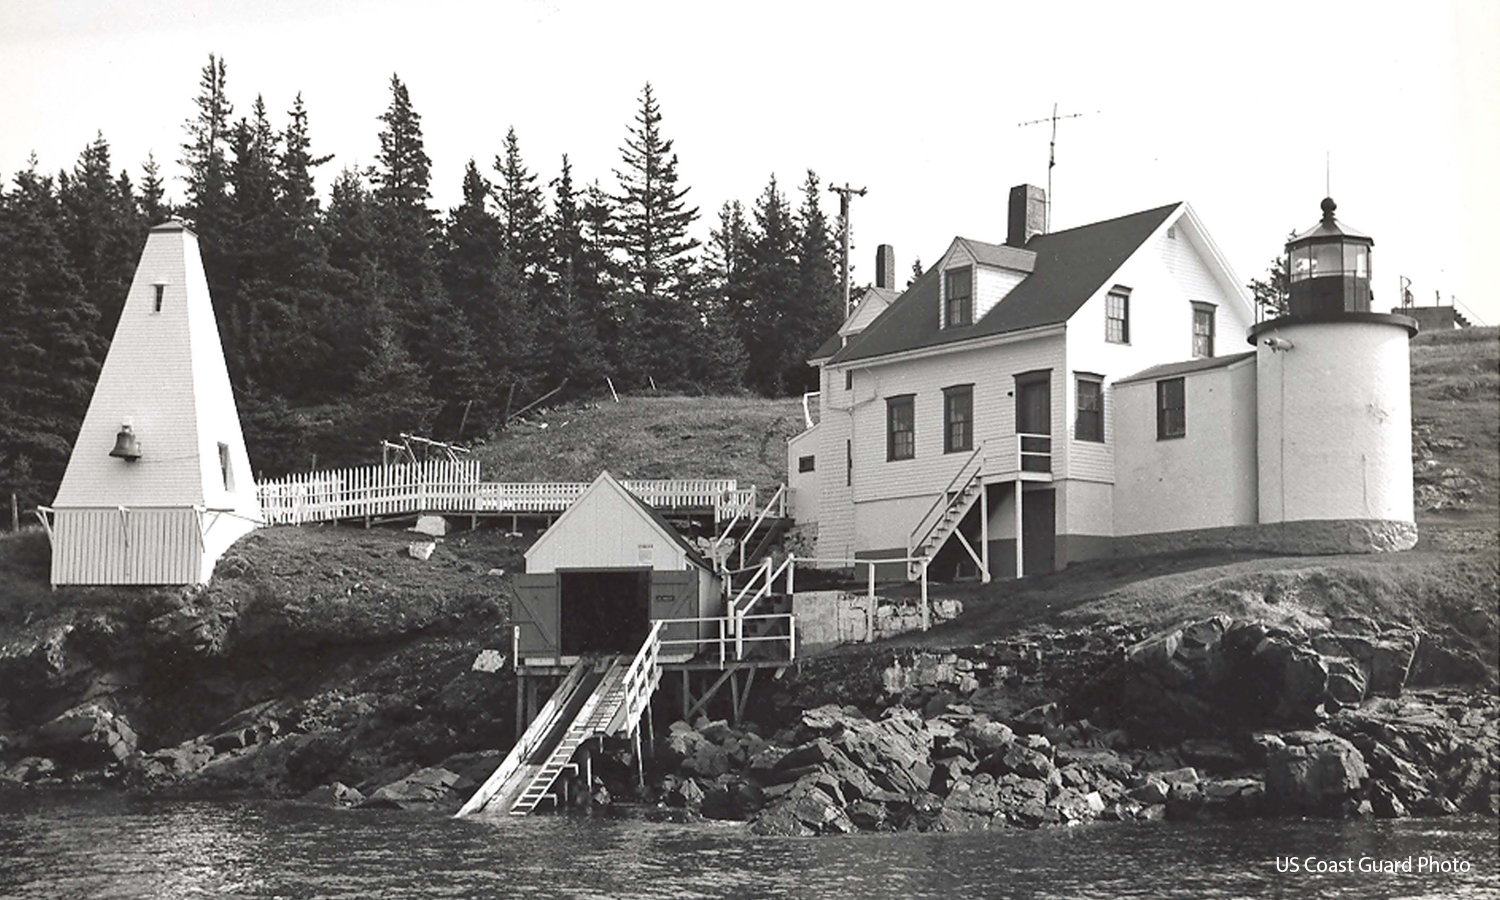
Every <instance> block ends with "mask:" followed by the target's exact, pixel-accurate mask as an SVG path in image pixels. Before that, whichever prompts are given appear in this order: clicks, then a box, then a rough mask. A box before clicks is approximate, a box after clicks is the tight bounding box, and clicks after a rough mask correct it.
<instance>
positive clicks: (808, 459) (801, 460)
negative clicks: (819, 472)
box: [797, 456, 818, 472]
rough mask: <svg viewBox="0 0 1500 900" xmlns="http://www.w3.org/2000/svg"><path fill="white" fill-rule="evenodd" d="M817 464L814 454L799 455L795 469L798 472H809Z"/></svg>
mask: <svg viewBox="0 0 1500 900" xmlns="http://www.w3.org/2000/svg"><path fill="white" fill-rule="evenodd" d="M817 464H818V458H817V457H816V456H799V457H797V471H798V472H811V471H813V468H814V467H815V466H816V465H817Z"/></svg>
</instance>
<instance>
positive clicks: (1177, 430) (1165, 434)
mask: <svg viewBox="0 0 1500 900" xmlns="http://www.w3.org/2000/svg"><path fill="white" fill-rule="evenodd" d="M1186 436H1187V389H1186V387H1185V386H1184V384H1183V380H1182V379H1181V378H1168V379H1165V380H1163V381H1158V382H1157V383H1156V439H1157V440H1158V441H1165V440H1167V439H1168V438H1180V437H1186Z"/></svg>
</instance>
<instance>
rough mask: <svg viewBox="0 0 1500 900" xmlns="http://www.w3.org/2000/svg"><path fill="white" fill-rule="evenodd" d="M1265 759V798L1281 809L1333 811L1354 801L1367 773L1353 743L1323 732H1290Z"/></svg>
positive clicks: (1357, 749)
mask: <svg viewBox="0 0 1500 900" xmlns="http://www.w3.org/2000/svg"><path fill="white" fill-rule="evenodd" d="M1283 737H1284V738H1285V739H1286V741H1287V746H1285V747H1283V748H1282V749H1280V750H1276V751H1274V752H1272V753H1271V754H1270V755H1269V756H1268V757H1267V759H1266V799H1267V800H1268V801H1269V802H1270V803H1272V804H1273V805H1275V806H1277V807H1280V808H1282V809H1287V810H1291V811H1301V812H1334V811H1337V810H1338V809H1339V808H1340V807H1341V805H1342V804H1343V803H1344V801H1346V800H1350V799H1353V798H1355V796H1356V795H1357V794H1358V792H1359V791H1360V789H1361V788H1362V787H1363V786H1364V784H1365V782H1366V780H1367V779H1368V778H1369V777H1370V770H1369V768H1368V767H1367V766H1366V765H1365V758H1364V755H1363V754H1361V753H1360V752H1359V748H1358V747H1355V746H1354V745H1353V744H1352V743H1350V742H1349V741H1347V740H1344V739H1343V738H1341V737H1337V736H1335V735H1333V734H1329V733H1328V732H1326V731H1303V732H1290V733H1288V734H1286V735H1283Z"/></svg>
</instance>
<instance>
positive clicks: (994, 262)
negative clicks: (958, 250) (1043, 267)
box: [957, 237, 1036, 272]
mask: <svg viewBox="0 0 1500 900" xmlns="http://www.w3.org/2000/svg"><path fill="white" fill-rule="evenodd" d="M957 242H958V243H960V244H962V245H963V247H964V249H965V250H967V251H969V255H970V256H972V257H974V261H975V262H977V263H979V264H980V265H982V266H994V267H996V268H999V269H1016V270H1018V271H1021V272H1030V271H1032V270H1033V269H1035V268H1036V254H1035V253H1033V252H1031V251H1030V250H1023V249H1021V248H1019V247H1009V246H1006V245H1005V244H989V243H986V242H984V241H976V240H974V239H973V238H966V237H961V238H958V239H957Z"/></svg>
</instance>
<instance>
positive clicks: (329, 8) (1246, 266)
mask: <svg viewBox="0 0 1500 900" xmlns="http://www.w3.org/2000/svg"><path fill="white" fill-rule="evenodd" d="M721 10H722V6H721V5H719V4H711V3H701V2H700V3H681V4H675V3H662V4H636V3H568V2H506V3H447V2H440V0H424V2H421V3H397V2H358V3H356V2H337V0H335V2H323V3H316V2H304V0H259V2H256V3H232V2H222V0H191V2H154V3H149V4H147V3H117V2H85V0H73V2H57V0H54V2H47V3H39V2H32V0H0V86H3V88H0V177H3V178H4V179H5V180H6V181H7V182H8V181H9V179H10V178H11V176H12V175H13V174H14V173H15V172H16V170H18V169H20V168H23V167H24V166H25V165H26V160H27V157H28V156H29V154H31V153H32V152H33V151H35V153H36V154H37V156H38V157H39V158H40V160H41V164H42V167H43V169H45V170H48V171H56V170H58V169H61V168H69V167H71V166H72V165H73V163H74V161H75V159H76V158H77V156H78V153H79V151H80V150H81V149H82V148H83V147H84V145H85V144H86V143H88V142H89V141H90V140H91V139H92V138H93V136H94V133H95V131H96V130H97V131H103V133H104V135H105V137H106V138H107V139H108V140H109V142H110V144H111V147H112V149H113V152H114V160H115V165H116V168H117V169H118V168H119V167H121V166H127V167H129V169H130V171H131V174H132V177H135V178H137V179H138V178H139V173H140V164H141V162H143V161H144V160H145V158H146V154H147V152H148V151H152V152H154V153H155V154H156V157H157V159H158V161H160V162H162V163H163V164H166V165H167V171H168V172H169V173H170V174H172V175H173V176H176V175H178V174H179V169H178V167H177V165H176V160H177V157H178V156H179V155H180V152H179V145H180V144H181V142H182V138H183V130H182V123H183V121H184V120H185V119H187V118H188V117H189V116H190V115H192V114H193V106H192V98H193V96H194V94H195V93H196V91H197V80H198V73H199V70H200V69H201V68H202V66H203V64H204V62H205V61H206V59H207V57H208V54H209V53H218V54H219V55H221V56H223V57H224V58H225V59H226V60H227V61H228V68H229V80H228V86H229V94H230V99H231V100H232V101H233V102H234V104H235V110H236V114H237V115H239V114H243V113H248V111H249V109H250V106H251V103H252V102H253V100H254V98H255V96H256V94H257V93H259V94H262V95H264V97H265V100H266V104H267V106H268V108H269V109H270V110H271V111H272V112H273V114H274V118H273V122H274V124H275V125H276V126H277V127H278V128H279V127H281V126H282V125H283V124H284V122H285V111H286V110H287V109H288V108H289V107H290V106H291V103H292V99H293V96H294V95H295V94H296V92H297V91H299V90H300V91H301V92H302V94H303V98H304V100H305V101H306V103H307V106H308V110H309V113H310V119H311V127H312V136H313V142H314V149H315V150H317V151H319V152H322V153H332V154H334V155H335V160H334V162H333V163H331V164H330V165H328V166H326V167H324V169H323V170H322V171H321V182H322V185H323V187H324V189H325V191H326V187H327V185H328V183H329V182H330V181H331V179H332V177H333V176H334V175H335V174H336V173H337V171H338V169H339V168H340V167H342V166H364V165H368V164H369V163H370V162H372V161H373V159H374V156H375V153H376V150H377V146H378V144H377V139H376V135H377V133H378V131H379V127H380V126H379V123H378V122H377V121H376V116H378V115H379V114H380V113H381V112H382V110H384V109H385V107H386V105H387V103H388V100H389V87H388V82H389V79H390V75H391V73H392V72H396V73H398V74H399V75H400V76H401V78H402V80H403V81H405V82H406V84H407V86H408V87H409V88H410V91H411V97H412V101H413V103H414V105H415V107H416V109H417V111H418V112H419V113H420V114H421V116H422V125H423V129H424V133H425V136H426V140H427V152H428V154H429V155H430V156H431V157H432V160H433V193H434V195H435V197H434V201H433V202H434V206H436V207H437V208H440V209H444V210H446V209H447V208H449V207H451V206H453V205H454V204H455V203H456V202H457V199H458V195H459V183H460V177H461V174H462V171H463V166H464V163H465V161H466V160H468V159H469V158H470V157H474V158H475V159H477V160H479V161H480V162H481V164H482V165H484V166H486V167H488V166H489V165H490V163H491V162H492V161H493V159H494V156H495V154H496V153H498V152H499V151H500V150H501V147H502V141H503V139H504V136H505V132H506V129H507V128H508V127H510V126H512V125H513V126H515V128H516V131H517V133H518V135H519V137H520V140H521V148H522V152H523V154H524V156H525V159H526V161H527V163H528V164H529V166H530V167H531V168H532V170H533V171H535V172H537V173H538V174H539V175H540V176H541V180H542V181H543V182H545V181H547V180H549V179H551V178H552V177H554V176H555V175H556V172H557V168H558V161H559V157H560V156H561V154H562V153H564V152H566V153H568V154H570V156H571V158H572V160H573V164H574V173H575V177H579V178H581V179H582V180H593V179H595V178H598V179H601V180H602V181H603V182H604V184H605V185H606V187H610V186H612V185H613V182H614V179H613V175H612V169H613V168H614V167H615V166H616V165H618V158H619V153H618V147H619V146H620V143H621V141H622V140H623V138H624V136H625V129H626V126H627V124H628V123H629V121H630V119H631V116H632V115H633V114H634V112H635V109H636V103H637V98H638V95H639V92H640V89H641V86H642V84H643V83H644V82H646V81H648V80H649V81H651V82H652V84H653V85H654V86H655V88H656V92H657V96H658V98H659V100H660V102H661V107H662V111H663V114H664V117H665V118H664V131H665V134H666V136H668V137H670V138H672V139H674V140H675V142H676V151H677V153H678V155H679V157H680V159H681V163H680V174H681V177H682V179H683V181H684V182H685V183H686V184H687V185H689V186H690V187H691V188H692V190H691V193H690V194H689V199H690V201H691V202H693V203H695V204H697V205H698V206H699V207H700V208H701V209H702V213H703V218H702V220H701V221H700V223H699V226H700V227H699V230H700V237H702V236H706V234H707V230H708V227H709V225H710V224H711V223H712V220H713V216H714V213H715V211H716V210H717V209H718V207H719V205H720V204H721V203H723V202H724V201H725V200H729V199H734V198H739V199H741V200H743V201H745V203H746V204H747V205H748V204H749V203H750V202H751V201H752V200H753V199H754V198H755V196H756V195H757V194H758V193H759V192H760V190H761V189H762V188H763V187H764V185H765V183H766V181H767V179H768V177H769V176H770V175H771V174H772V173H775V175H776V176H777V178H778V179H779V180H780V182H781V183H782V185H783V186H784V187H785V188H786V189H787V191H788V192H789V193H791V192H792V191H794V190H795V189H796V187H797V186H798V185H799V184H800V183H801V181H802V179H803V177H804V174H805V171H806V169H808V168H812V169H815V170H816V171H817V172H818V174H819V175H820V176H822V177H823V179H824V180H825V181H837V182H844V181H846V180H847V181H848V182H850V183H851V184H853V185H855V186H864V187H867V188H868V189H869V194H868V195H867V196H866V197H864V198H862V199H858V200H856V201H855V211H854V237H855V242H856V248H855V264H856V268H857V275H859V276H861V278H860V280H868V278H869V277H870V276H871V273H872V272H873V268H874V266H873V262H874V253H875V246H876V244H878V243H891V244H894V245H895V248H896V254H897V259H898V267H899V269H900V271H901V273H902V276H903V278H904V275H905V273H906V271H907V270H909V268H910V266H911V262H912V259H913V257H914V256H920V257H921V259H922V260H924V261H925V262H926V263H929V264H930V263H931V262H933V261H934V260H935V259H936V258H937V257H938V255H939V254H941V253H942V251H943V250H944V249H945V248H946V247H947V244H948V242H949V240H950V239H951V238H952V237H953V236H954V235H956V234H962V235H964V236H967V237H974V238H980V239H987V240H992V241H1003V240H1004V237H1005V199H1006V196H1007V193H1008V190H1009V188H1010V187H1011V186H1012V185H1014V184H1019V183H1023V182H1031V183H1034V184H1039V185H1045V184H1046V177H1047V168H1046V167H1047V140H1048V136H1049V135H1048V128H1047V127H1046V126H1029V127H1024V128H1023V127H1018V123H1020V122H1023V121H1027V120H1032V119H1038V118H1043V117H1045V116H1047V115H1048V114H1050V113H1051V111H1052V106H1053V103H1057V104H1059V105H1060V108H1061V111H1062V112H1063V113H1065V114H1066V113H1073V112H1082V113H1085V115H1083V116H1082V117H1080V118H1076V119H1069V120H1066V121H1063V122H1062V123H1061V125H1060V126H1059V130H1058V145H1057V159H1058V165H1057V168H1056V170H1055V171H1054V206H1053V225H1054V228H1066V227H1069V226H1073V225H1079V224H1083V223H1086V222H1090V221H1096V220H1099V219H1103V218H1110V217H1113V216H1117V215H1123V214H1125V213H1129V212H1134V211H1137V210H1140V209H1146V208H1150V207H1153V206H1158V205H1161V204H1164V203H1168V202H1171V201H1175V200H1187V201H1189V202H1190V203H1192V205H1193V206H1194V208H1195V209H1197V211H1198V213H1199V215H1200V216H1201V217H1202V219H1203V221H1204V222H1205V224H1206V225H1207V227H1208V229H1209V231H1210V232H1211V233H1212V235H1213V236H1214V238H1215V239H1216V241H1217V242H1218V244H1219V246H1220V248H1221V249H1222V250H1223V251H1224V253H1225V254H1226V256H1227V257H1228V259H1229V261H1230V263H1231V265H1232V266H1233V267H1234V268H1235V270H1236V272H1237V274H1238V275H1239V277H1240V280H1241V281H1246V280H1248V279H1249V278H1251V277H1254V276H1258V275H1260V274H1261V273H1263V271H1264V270H1265V268H1266V264H1267V262H1268V261H1269V259H1270V258H1271V257H1272V256H1273V255H1275V254H1276V253H1278V252H1279V251H1280V248H1281V244H1282V242H1283V240H1284V238H1285V236H1286V233H1287V232H1288V231H1289V230H1292V229H1298V230H1300V229H1302V228H1305V227H1307V226H1310V225H1312V224H1313V223H1314V222H1315V221H1316V220H1317V218H1318V214H1319V213H1318V203H1319V201H1320V200H1321V199H1322V197H1323V195H1324V177H1325V173H1324V159H1325V154H1327V155H1328V156H1329V157H1330V158H1331V160H1332V188H1333V196H1334V197H1335V199H1337V201H1338V203H1339V215H1340V218H1341V219H1342V220H1343V221H1345V222H1346V223H1347V224H1349V225H1352V226H1353V227H1355V228H1358V229H1360V230H1362V231H1365V232H1367V233H1369V234H1371V235H1372V236H1373V237H1374V238H1375V255H1374V273H1375V279H1376V281H1375V290H1376V305H1377V307H1378V308H1380V309H1385V308H1387V307H1389V306H1391V305H1394V304H1395V303H1397V302H1398V301H1397V291H1396V283H1397V282H1396V279H1397V276H1398V275H1406V276H1407V277H1409V278H1411V279H1412V281H1413V283H1414V290H1415V291H1416V294H1417V297H1418V300H1419V302H1429V303H1430V302H1431V301H1432V297H1433V292H1434V290H1436V289H1441V291H1442V293H1443V297H1444V301H1445V302H1446V301H1447V298H1448V296H1449V295H1457V297H1458V299H1459V301H1460V302H1461V303H1462V304H1464V305H1466V306H1467V307H1469V308H1470V309H1471V310H1473V311H1474V312H1476V313H1478V315H1479V316H1480V317H1481V318H1482V319H1483V320H1484V321H1486V322H1488V323H1490V324H1496V323H1500V291H1497V290H1496V289H1495V287H1494V279H1493V277H1492V276H1486V273H1485V272H1484V271H1482V270H1481V267H1480V261H1481V260H1482V259H1484V258H1491V257H1493V256H1495V255H1496V253H1495V250H1494V249H1493V247H1492V243H1493V242H1494V241H1495V240H1496V239H1497V238H1500V230H1497V229H1496V227H1495V224H1494V223H1495V220H1496V215H1497V211H1500V179H1497V171H1496V167H1497V164H1496V160H1500V100H1497V98H1500V63H1497V62H1496V58H1497V55H1500V54H1497V52H1496V48H1497V47H1500V3H1493V2H1472V3H1470V2H1460V3H1454V4H1445V3H1438V2H1431V3H1423V4H1416V3H1371V2H1365V3H1349V4H1335V3H1321V2H1318V3H1313V2H1307V0H1299V2H1293V3H1286V4H1274V3H1265V2H1260V3H1236V4H1233V5H1232V6H1230V5H1227V4H1208V3H1189V4H1182V5H1176V4H1153V3H1140V2H1128V3H1121V2H1113V3H1098V4H1064V3H1039V2H1027V3H997V2H988V3H974V4H952V5H949V4H943V3H933V2H926V3H911V4H889V5H882V4H879V3H868V2H867V3H858V4H855V3H849V4H822V3H815V2H810V0H800V2H791V3H779V2H760V3H743V4H738V5H737V7H735V11H733V12H726V11H721ZM169 194H171V195H172V196H173V197H174V198H176V199H179V200H180V199H181V198H182V182H181V181H180V179H178V178H175V177H174V178H173V180H172V181H171V183H170V186H169ZM793 202H794V204H795V202H796V198H795V197H793ZM827 208H828V210H829V211H830V213H832V212H833V211H835V210H836V198H834V197H832V196H828V197H827Z"/></svg>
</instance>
